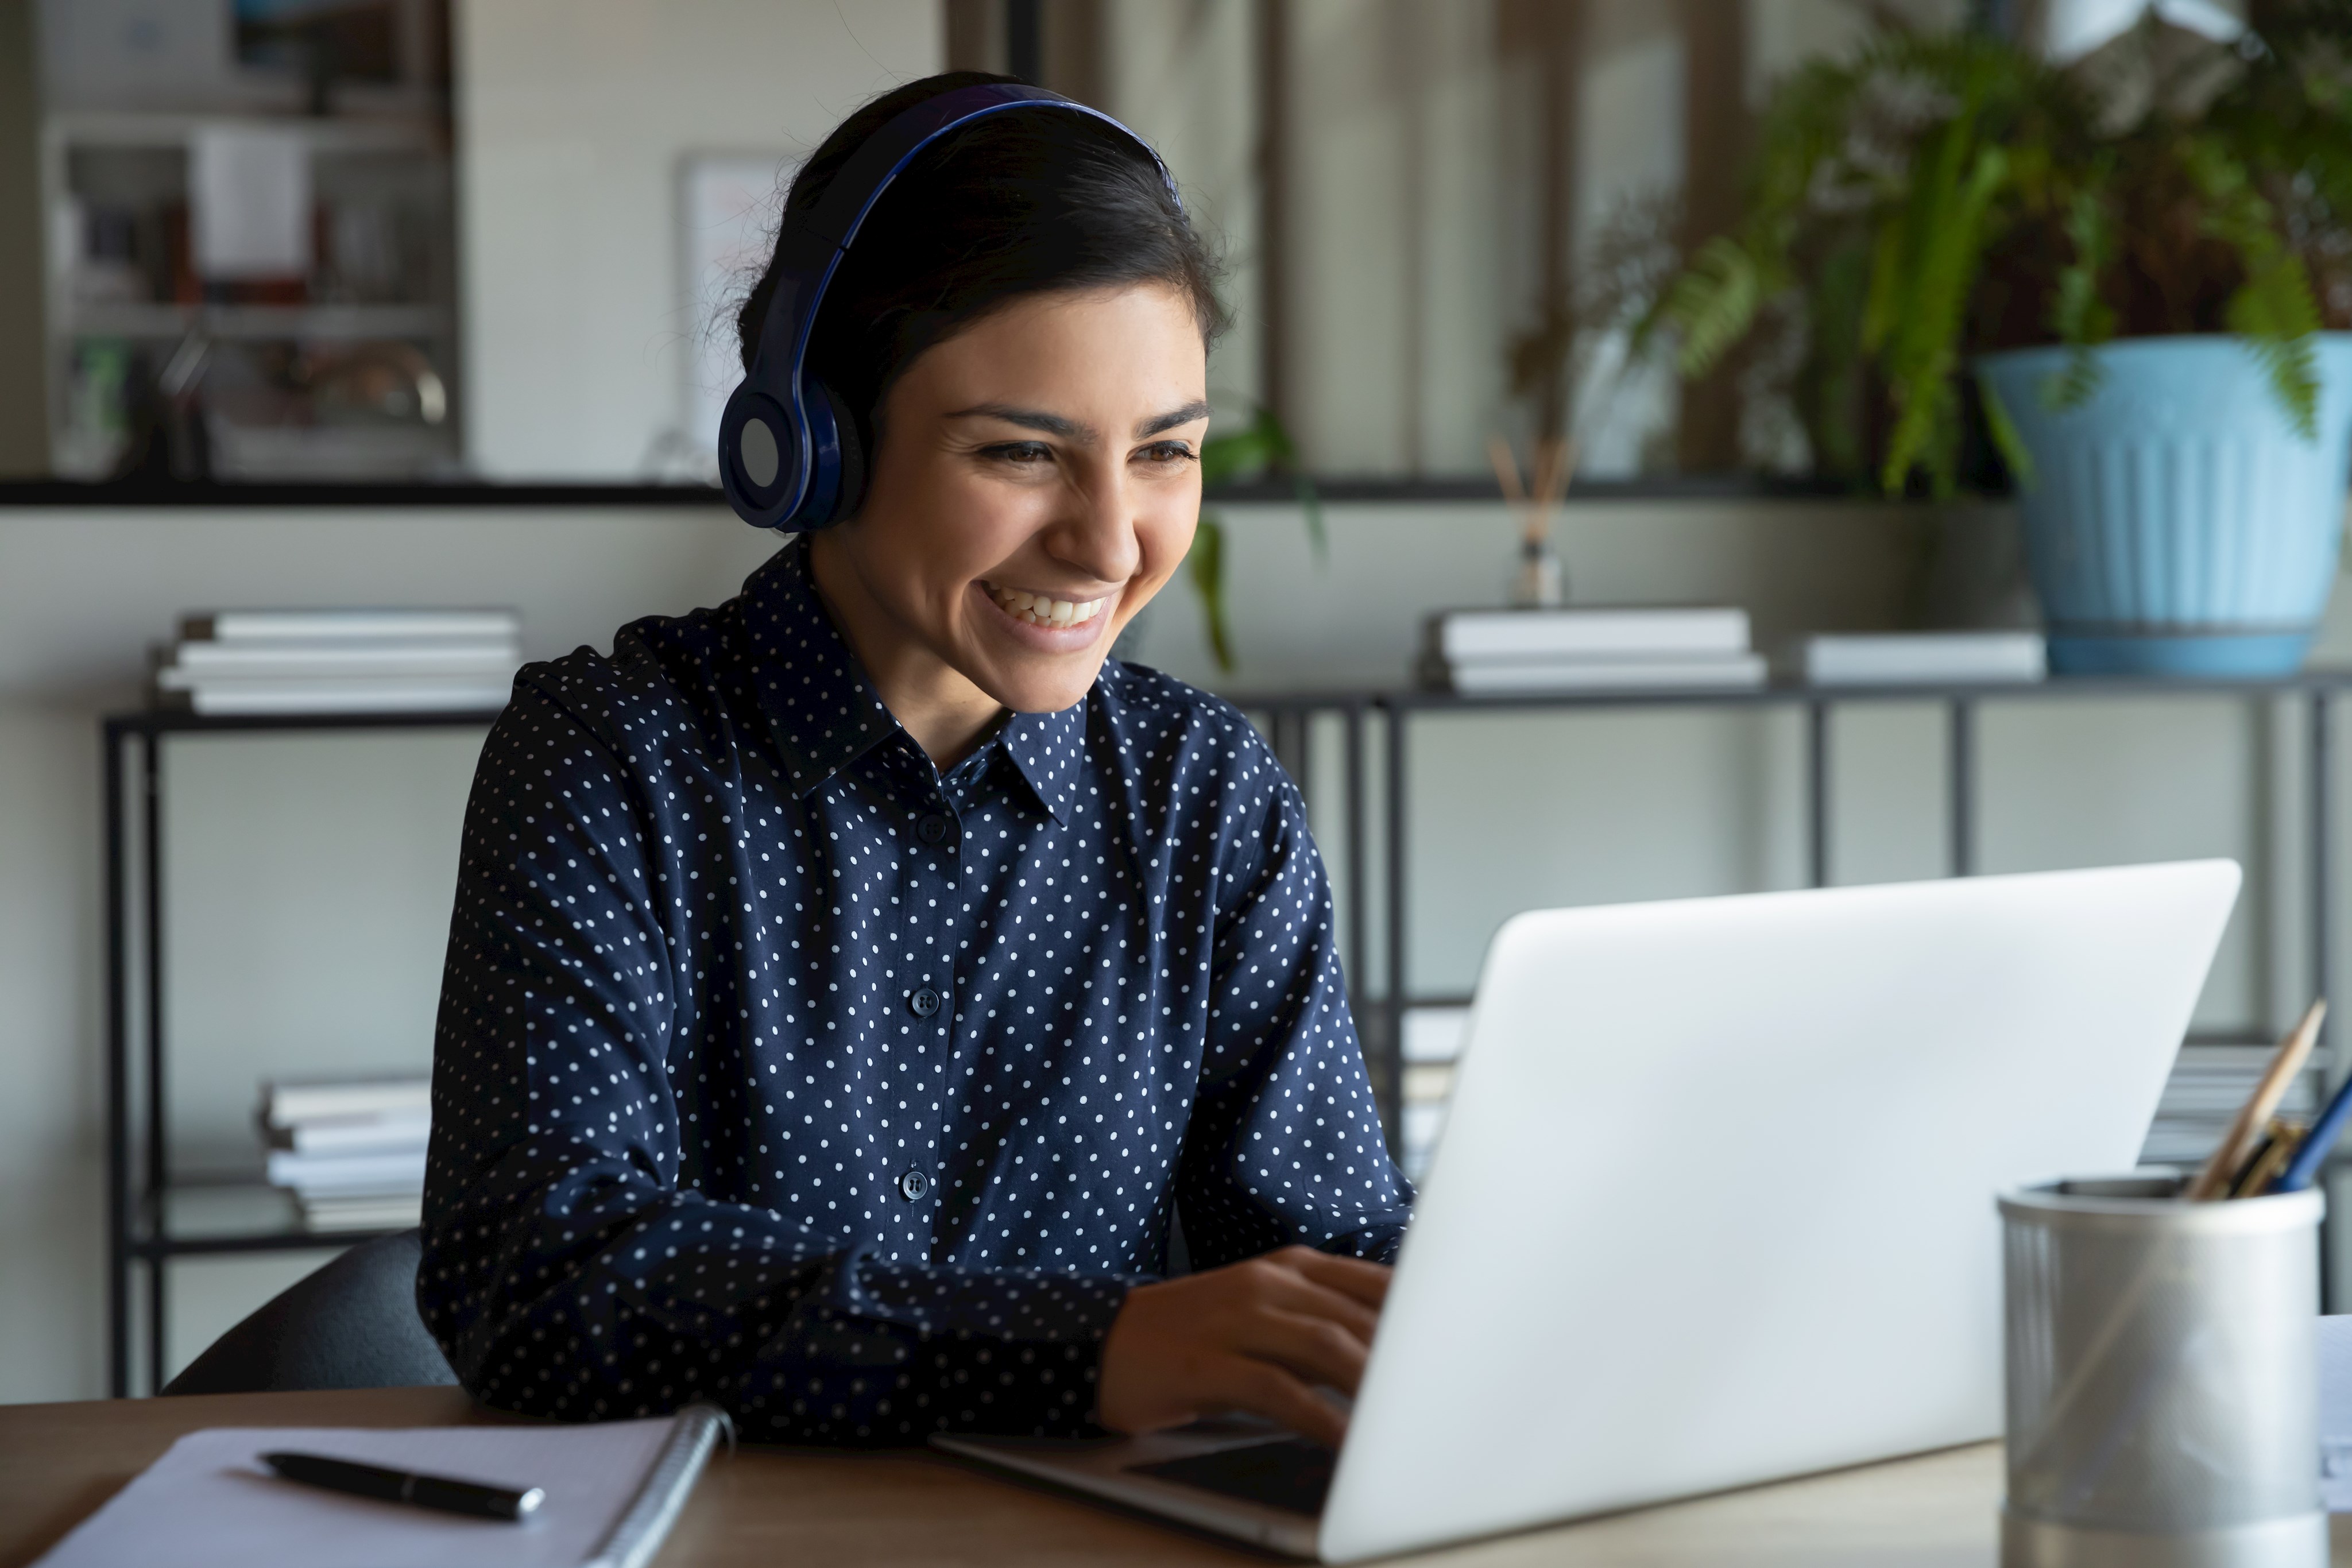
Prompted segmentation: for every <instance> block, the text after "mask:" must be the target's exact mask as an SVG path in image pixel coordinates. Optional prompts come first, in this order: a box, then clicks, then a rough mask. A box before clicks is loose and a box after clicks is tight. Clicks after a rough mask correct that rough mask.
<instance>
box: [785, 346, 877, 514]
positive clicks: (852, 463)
mask: <svg viewBox="0 0 2352 1568" xmlns="http://www.w3.org/2000/svg"><path fill="white" fill-rule="evenodd" d="M801 412H802V413H803V414H804V415H806V416H807V419H808V430H809V459H810V462H809V486H808V495H807V497H805V498H804V499H803V501H802V502H801V506H800V509H799V510H798V511H796V512H794V513H793V516H792V517H791V518H790V520H789V521H787V522H786V524H785V525H784V526H785V527H787V528H793V529H795V530H797V531H799V532H801V533H813V532H814V531H815V530H816V529H818V528H831V527H833V525H834V524H835V523H838V522H840V521H842V520H843V519H844V518H845V517H849V516H851V515H852V514H853V513H855V512H856V510H857V504H858V502H860V501H862V500H864V499H865V498H866V446H865V444H864V443H863V442H861V441H859V440H858V439H857V421H856V420H855V419H853V418H851V417H850V413H849V410H848V409H846V408H845V407H843V406H842V402H841V400H840V399H839V398H837V397H835V396H834V395H833V389H832V388H831V387H829V386H826V385H825V384H824V382H820V381H817V380H815V379H814V378H811V379H808V380H805V381H803V382H801Z"/></svg>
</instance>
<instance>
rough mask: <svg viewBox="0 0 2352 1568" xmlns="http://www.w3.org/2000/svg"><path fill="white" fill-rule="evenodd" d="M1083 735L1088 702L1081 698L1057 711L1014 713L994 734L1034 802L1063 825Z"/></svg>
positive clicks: (1074, 785) (1074, 784) (1083, 746)
mask: <svg viewBox="0 0 2352 1568" xmlns="http://www.w3.org/2000/svg"><path fill="white" fill-rule="evenodd" d="M1086 735H1087V705H1086V700H1085V699H1084V698H1080V699H1079V700H1078V701H1077V702H1076V703H1073V704H1072V705H1071V706H1068V707H1066V708H1064V709H1063V710H1062V711H1061V712H1059V713H1016V714H1014V715H1013V721H1012V722H1011V723H1010V724H1007V725H1006V726H1005V727H1004V733H1003V734H1002V735H1000V736H998V737H996V744H997V745H999V746H1001V747H1003V748H1004V755H1005V756H1007V757H1009V758H1012V759H1013V768H1014V769H1015V770H1016V771H1018V772H1019V773H1020V775H1021V777H1022V779H1024V781H1026V782H1027V784H1028V786H1029V792H1030V793H1031V794H1033V795H1034V796H1036V797H1037V804H1039V805H1040V806H1043V807H1044V808H1045V810H1046V813H1047V814H1048V815H1050V816H1051V817H1052V818H1053V819H1054V821H1056V822H1059V823H1060V824H1062V826H1064V827H1068V826H1069V825H1070V807H1071V805H1072V803H1073V799H1072V798H1073V797H1074V796H1076V793H1077V788H1078V761H1079V759H1080V758H1082V757H1083V756H1084V755H1085V752H1086Z"/></svg>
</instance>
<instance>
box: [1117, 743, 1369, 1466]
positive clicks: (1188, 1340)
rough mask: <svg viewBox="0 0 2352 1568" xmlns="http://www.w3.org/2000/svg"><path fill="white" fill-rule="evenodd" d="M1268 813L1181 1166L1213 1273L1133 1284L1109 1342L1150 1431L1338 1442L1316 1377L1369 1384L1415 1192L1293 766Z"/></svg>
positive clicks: (1223, 945)
mask: <svg viewBox="0 0 2352 1568" xmlns="http://www.w3.org/2000/svg"><path fill="white" fill-rule="evenodd" d="M1268 766H1269V767H1271V766H1272V764H1271V760H1270V759H1269V761H1268ZM1238 842H1242V843H1245V844H1247V845H1249V846H1250V847H1251V848H1252V849H1254V850H1255V854H1250V855H1244V856H1241V857H1237V858H1238V859H1239V860H1240V861H1241V863H1240V864H1239V865H1237V866H1228V867H1226V868H1223V872H1222V874H1223V879H1224V896H1223V897H1221V898H1220V899H1219V900H1218V917H1217V923H1216V927H1215V932H1214V937H1215V946H1214V949H1213V953H1212V955H1211V956H1210V959H1209V964H1208V967H1209V970H1210V982H1211V983H1210V988H1209V997H1210V1004H1209V1031H1208V1039H1207V1042H1206V1047H1205V1049H1204V1051H1203V1052H1202V1070H1201V1084H1200V1096H1199V1099H1198V1101H1197V1103H1195V1105H1194V1108H1193V1112H1192V1124H1191V1126H1190V1128H1189V1130H1188V1131H1187V1133H1186V1134H1185V1138H1184V1149H1183V1155H1182V1156H1181V1167H1180V1176H1179V1190H1180V1198H1179V1202H1180V1206H1181V1214H1182V1218H1183V1224H1184V1239H1185V1243H1186V1246H1187V1247H1188V1249H1190V1250H1191V1252H1192V1259H1193V1261H1194V1263H1195V1264H1196V1265H1199V1266H1200V1267H1202V1270H1203V1271H1202V1272H1201V1273H1197V1274H1193V1275H1192V1276H1190V1277H1188V1278H1185V1279H1181V1280H1172V1281H1167V1282H1165V1283H1162V1284H1152V1285H1144V1286H1140V1287H1139V1288H1138V1289H1136V1290H1135V1291H1132V1292H1131V1293H1130V1294H1129V1296H1128V1298H1127V1301H1126V1303H1125V1305H1124V1306H1123V1307H1122V1308H1121V1309H1120V1310H1119V1313H1118V1319H1117V1321H1116V1322H1114V1323H1113V1324H1112V1327H1111V1332H1110V1335H1109V1337H1108V1339H1107V1340H1106V1342H1105V1343H1104V1346H1103V1364H1102V1384H1101V1412H1102V1421H1103V1423H1104V1425H1106V1426H1108V1427H1112V1428H1114V1429H1116V1430H1118V1431H1126V1432H1141V1431H1149V1430H1152V1429H1155V1428H1158V1427H1171V1426H1176V1425H1180V1424H1181V1423H1183V1422H1185V1421H1190V1420H1192V1419H1195V1418H1197V1417H1199V1416H1207V1415H1213V1414H1216V1413H1218V1412H1221V1411H1224V1410H1234V1409H1241V1410H1248V1411H1252V1412H1255V1413H1256V1414H1259V1415H1263V1416H1270V1417H1272V1418H1273V1419H1275V1420H1277V1421H1280V1422H1282V1423H1283V1424H1284V1425H1286V1426H1288V1427H1292V1428H1294V1429H1295V1430H1297V1431H1300V1432H1303V1433H1305V1434H1307V1436H1308V1437H1315V1438H1318V1439H1319V1440H1321V1441H1323V1442H1326V1443H1328V1444H1331V1445H1333V1446H1335V1447H1336V1446H1337V1445H1338V1443H1339V1439H1340V1437H1341V1436H1342V1435H1343V1433H1344V1432H1345V1430H1346V1426H1347V1422H1346V1417H1345V1416H1342V1415H1341V1414H1340V1412H1339V1410H1338V1409H1337V1408H1335V1407H1334V1406H1331V1405H1329V1404H1328V1403H1327V1402H1325V1401H1324V1400H1323V1399H1322V1398H1320V1397H1319V1396H1318V1395H1317V1394H1316V1393H1315V1391H1314V1390H1315V1388H1316V1387H1317V1386H1318V1385H1320V1386H1323V1387H1328V1388H1333V1389H1337V1390H1339V1392H1341V1393H1343V1394H1349V1395H1352V1394H1353V1393H1354V1392H1355V1391H1356V1385H1357V1384H1358V1382H1359V1381H1360V1379H1361V1377H1362V1375H1363V1370H1364V1364H1365V1360H1366V1358H1367V1356H1368V1355H1369V1354H1370V1348H1371V1342H1372V1332H1373V1329H1374V1327H1375V1326H1376V1324H1377V1323H1378V1322H1379V1318H1380V1309H1381V1302H1382V1301H1384V1300H1385V1299H1386V1297H1387V1294H1388V1273H1389V1271H1388V1270H1387V1268H1386V1267H1384V1265H1385V1264H1386V1263H1387V1262H1388V1261H1389V1260H1391V1259H1393V1258H1394V1257H1395V1256H1396V1249H1397V1245H1398V1243H1399V1241H1400V1240H1402V1238H1403V1234H1404V1227H1405V1223H1406V1221H1407V1219H1408V1218H1410V1206H1411V1204H1412V1189H1411V1187H1410V1186H1407V1185H1406V1183H1405V1180H1404V1178H1403V1176H1402V1175H1400V1174H1399V1173H1398V1171H1397V1169H1396V1167H1395V1166H1394V1164H1393V1163H1391V1160H1390V1159H1389V1156H1388V1151H1387V1148H1386V1145H1385V1144H1384V1143H1383V1141H1382V1137H1381V1122H1380V1115H1379V1113H1378V1111H1377V1110H1376V1109H1375V1108H1374V1106H1373V1103H1372V1096H1371V1085H1370V1080H1369V1078H1368V1077H1367V1075H1366V1073H1365V1071H1364V1061H1363V1053H1362V1051H1361V1049H1360V1046H1359V1045H1358V1044H1357V1041H1356V1032H1355V1026H1354V1023H1353V1021H1352V1020H1351V1019H1350V1018H1349V1011H1348V998H1347V987H1346V981H1345V978H1344V977H1343V976H1342V974H1341V972H1340V969H1339V956H1338V952H1337V950H1336V948H1335V946H1334V945H1333V942H1332V936H1331V894H1330V888H1329V885H1328V883H1327V881H1326V879H1325V877H1324V874H1323V866H1322V862H1321V860H1320V858H1319V857H1318V855H1317V854H1316V852H1315V845H1314V841H1313V839H1312V838H1311V836H1310V835H1309V834H1308V832H1307V819H1306V810H1305V804H1304V802H1303V801H1301V800H1300V799H1299V797H1298V792H1297V789H1294V788H1293V787H1292V786H1291V785H1290V784H1289V783H1288V781H1287V780H1283V781H1281V782H1280V783H1279V784H1278V786H1277V788H1276V790H1275V792H1274V800H1273V803H1272V806H1271V809H1270V810H1267V811H1266V812H1265V821H1264V822H1263V823H1262V824H1261V825H1260V826H1259V827H1258V829H1257V830H1256V831H1255V832H1253V833H1251V834H1249V835H1247V836H1246V837H1245V838H1244V839H1241V840H1238ZM1334 1253H1347V1254H1353V1256H1349V1257H1335V1256H1332V1255H1331V1254H1334ZM1236 1260H1239V1261H1236ZM1365 1260H1377V1261H1365ZM1221 1265H1222V1266H1221Z"/></svg>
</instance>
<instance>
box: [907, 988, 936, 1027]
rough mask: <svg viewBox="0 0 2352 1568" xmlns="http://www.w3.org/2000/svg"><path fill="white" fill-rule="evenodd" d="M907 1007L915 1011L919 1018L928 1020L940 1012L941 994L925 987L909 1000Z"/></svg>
mask: <svg viewBox="0 0 2352 1568" xmlns="http://www.w3.org/2000/svg"><path fill="white" fill-rule="evenodd" d="M907 1005H908V1007H910V1008H912V1009H915V1016H916V1017H917V1018H919V1019H927V1018H929V1017H930V1016H931V1015H932V1014H933V1013H935V1012H937V1011H939V1010H940V994H939V992H937V991H935V990H933V989H931V988H930V987H929V986H924V987H922V988H919V989H918V990H917V991H916V992H915V994H914V995H913V996H911V997H908V998H907Z"/></svg>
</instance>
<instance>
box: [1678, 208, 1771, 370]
mask: <svg viewBox="0 0 2352 1568" xmlns="http://www.w3.org/2000/svg"><path fill="white" fill-rule="evenodd" d="M1763 302H1764V290H1763V287H1762V272H1761V269H1760V268H1759V267H1757V265H1756V261H1755V258H1754V257H1752V256H1749V255H1748V252H1747V251H1746V250H1745V249H1743V248H1741V246H1740V245H1739V242H1738V241H1737V240H1735V239H1733V238H1731V237H1730V236H1729V235H1717V236H1716V237H1715V238H1713V239H1711V240H1709V241H1707V242H1706V244H1705V245H1703V246H1700V247H1699V252H1698V255H1697V256H1695V257H1693V258H1692V261H1691V265H1690V266H1689V267H1687V268H1685V270H1684V272H1683V274H1682V276H1681V277H1677V278H1675V280H1674V282H1673V284H1672V285H1670V286H1669V287H1668V288H1667V290H1666V300H1665V310H1664V319H1666V320H1669V321H1671V322H1673V323H1674V325H1675V328H1676V329H1677V330H1678V332H1679V333H1680V336H1681V339H1682V342H1681V346H1680V348H1679V350H1677V352H1676V355H1675V358H1676V362H1677V364H1678V365H1679V367H1680V368H1681V370H1682V373H1683V374H1684V375H1685V376H1688V377H1691V378H1693V379H1696V378H1697V377H1700V376H1703V375H1705V374H1706V373H1707V371H1711V370H1713V369H1714V368H1715V367H1716V365H1717V363H1719V362H1720V361H1722V359H1723V356H1724V355H1725V354H1727V353H1728V352H1729V351H1730V350H1731V348H1732V346H1733V345H1734V344H1736V343H1738V341H1739V340H1740V339H1742V338H1744V337H1746V336H1747V335H1748V328H1750V327H1751V326H1753V325H1755V322H1756V312H1757V310H1758V308H1759V307H1760V306H1762V304H1763Z"/></svg>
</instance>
